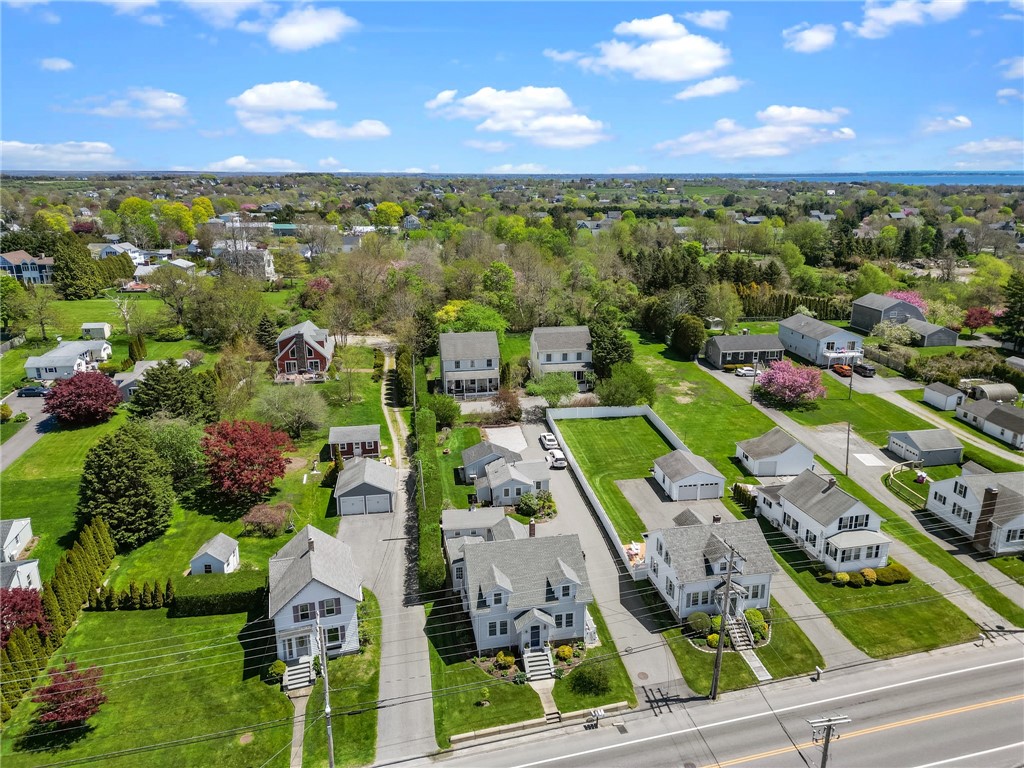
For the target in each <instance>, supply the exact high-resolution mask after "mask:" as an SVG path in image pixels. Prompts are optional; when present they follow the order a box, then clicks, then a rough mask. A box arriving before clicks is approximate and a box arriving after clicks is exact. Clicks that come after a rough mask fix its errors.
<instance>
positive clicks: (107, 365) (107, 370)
mask: <svg viewBox="0 0 1024 768" xmlns="http://www.w3.org/2000/svg"><path fill="white" fill-rule="evenodd" d="M120 370H121V364H120V363H115V362H114V361H113V360H107V361H105V362H102V363H100V364H99V372H100V373H102V374H103V375H104V376H113V375H114V374H115V373H118V372H120Z"/></svg>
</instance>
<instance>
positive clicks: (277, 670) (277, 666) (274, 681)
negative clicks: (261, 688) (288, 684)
mask: <svg viewBox="0 0 1024 768" xmlns="http://www.w3.org/2000/svg"><path fill="white" fill-rule="evenodd" d="M287 671H288V665H287V664H285V663H284V662H283V661H281V660H280V659H278V660H277V661H275V662H274V663H273V664H271V665H270V666H269V667H267V673H266V675H265V676H264V680H266V682H268V683H270V684H271V685H278V684H279V683H280V682H281V680H282V678H284V673H285V672H287Z"/></svg>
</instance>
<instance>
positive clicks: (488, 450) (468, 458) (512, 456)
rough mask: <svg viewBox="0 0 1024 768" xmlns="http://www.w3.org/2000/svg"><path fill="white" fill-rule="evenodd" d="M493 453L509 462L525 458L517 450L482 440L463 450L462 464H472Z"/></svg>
mask: <svg viewBox="0 0 1024 768" xmlns="http://www.w3.org/2000/svg"><path fill="white" fill-rule="evenodd" d="M491 454H493V455H495V456H499V457H501V458H503V459H504V460H505V461H507V462H513V461H522V460H523V457H522V456H520V455H519V454H518V453H516V452H515V451H510V450H509V449H508V448H506V447H505V446H503V445H498V444H497V443H491V442H488V441H487V440H482V441H481V442H479V443H477V444H476V445H471V446H469V448H467V449H466V450H464V451H463V452H462V466H464V467H468V466H469V465H470V464H474V463H476V462H477V461H479V460H480V459H482V458H484V457H485V456H489V455H491Z"/></svg>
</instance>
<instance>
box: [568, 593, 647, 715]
mask: <svg viewBox="0 0 1024 768" xmlns="http://www.w3.org/2000/svg"><path fill="white" fill-rule="evenodd" d="M588 610H589V611H590V616H591V618H593V619H594V624H595V625H597V637H598V639H599V640H600V641H601V644H600V645H599V646H597V647H595V648H589V649H587V655H586V656H585V657H584V659H583V664H602V665H604V666H605V667H606V668H607V670H608V683H609V688H608V692H607V693H603V694H600V695H597V696H588V695H585V694H578V693H576V692H575V691H573V689H572V687H571V685H570V683H571V682H572V673H570V674H569V676H568V677H564V678H562V679H561V680H556V681H555V687H554V690H553V691H552V692H551V695H552V697H553V698H554V699H555V704H556V705H558V711H559V712H562V713H563V714H564V713H566V712H578V711H579V710H581V709H592V708H594V707H601V706H604V705H605V704H615V703H616V702H619V701H627V702H629V705H630V706H631V707H635V706H636V693H635V692H634V691H633V684H632V683H631V682H630V680H629V673H628V672H626V666H625V665H624V664H623V663H622V658H621V657H620V656H619V654H618V651H616V649H615V641H614V640H612V636H611V634H610V633H609V632H608V625H607V624H605V623H604V617H603V616H601V611H600V610H599V609H598V607H597V603H591V604H590V607H589V608H588Z"/></svg>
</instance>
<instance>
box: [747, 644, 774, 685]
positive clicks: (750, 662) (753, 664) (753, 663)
mask: <svg viewBox="0 0 1024 768" xmlns="http://www.w3.org/2000/svg"><path fill="white" fill-rule="evenodd" d="M740 656H742V657H743V660H744V661H745V662H747V666H748V667H750V671H751V672H753V673H754V677H756V678H757V681H758V682H759V683H764V682H767V681H768V680H771V679H772V676H771V674H770V673H769V672H768V670H767V669H766V668H765V666H764V664H762V663H761V660H760V659H759V658H757V654H756V653H754V652H753V651H751V650H749V649H748V650H745V651H740Z"/></svg>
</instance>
